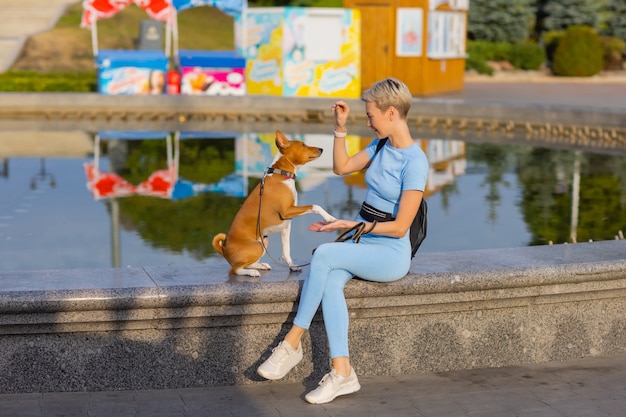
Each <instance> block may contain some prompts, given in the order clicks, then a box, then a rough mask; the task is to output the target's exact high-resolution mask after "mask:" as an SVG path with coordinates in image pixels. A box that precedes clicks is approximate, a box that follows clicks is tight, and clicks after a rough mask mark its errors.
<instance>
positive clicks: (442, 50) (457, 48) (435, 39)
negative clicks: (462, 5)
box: [427, 12, 466, 59]
mask: <svg viewBox="0 0 626 417" xmlns="http://www.w3.org/2000/svg"><path fill="white" fill-rule="evenodd" d="M465 33H466V29H465V14H464V13H458V12H430V15H429V16H428V50H427V55H428V57H429V58H434V59H442V58H465Z"/></svg>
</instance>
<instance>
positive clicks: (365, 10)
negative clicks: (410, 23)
mask: <svg viewBox="0 0 626 417" xmlns="http://www.w3.org/2000/svg"><path fill="white" fill-rule="evenodd" d="M393 1H394V0H344V7H346V8H351V9H358V10H359V11H360V12H361V86H362V89H363V90H365V89H367V88H369V87H370V86H371V85H372V84H373V83H374V82H375V81H378V80H380V79H383V78H386V77H390V76H393V57H394V53H395V52H394V47H395V45H394V44H393V42H394V32H395V26H394V25H395V18H394V13H395V9H394V7H393V6H394V5H393Z"/></svg>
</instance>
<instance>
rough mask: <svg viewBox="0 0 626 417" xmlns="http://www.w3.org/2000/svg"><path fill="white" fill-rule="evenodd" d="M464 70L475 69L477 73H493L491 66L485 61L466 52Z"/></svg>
mask: <svg viewBox="0 0 626 417" xmlns="http://www.w3.org/2000/svg"><path fill="white" fill-rule="evenodd" d="M465 69H466V70H476V71H477V72H478V73H479V74H485V75H493V68H491V67H490V66H489V65H487V61H486V60H484V59H482V58H481V57H479V56H477V55H472V54H468V56H467V59H466V60H465Z"/></svg>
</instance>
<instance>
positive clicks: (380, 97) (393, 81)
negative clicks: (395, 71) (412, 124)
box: [361, 78, 413, 119]
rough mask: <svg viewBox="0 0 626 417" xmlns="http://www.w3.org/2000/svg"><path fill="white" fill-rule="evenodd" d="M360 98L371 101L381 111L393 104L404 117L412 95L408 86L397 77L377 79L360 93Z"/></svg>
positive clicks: (407, 111)
mask: <svg viewBox="0 0 626 417" xmlns="http://www.w3.org/2000/svg"><path fill="white" fill-rule="evenodd" d="M361 100H363V101H365V102H371V103H374V104H375V105H376V107H377V108H378V109H380V110H381V111H386V110H387V109H388V108H389V107H391V106H393V107H395V108H396V110H398V112H400V116H401V117H402V118H403V119H406V117H407V115H408V114H409V109H410V108H411V102H412V101H413V96H412V95H411V92H410V91H409V88H408V87H407V86H406V84H404V83H403V82H402V81H400V80H398V79H397V78H385V79H384V80H381V81H377V82H375V83H374V84H372V86H371V87H370V88H368V89H367V90H365V91H364V92H363V94H362V95H361Z"/></svg>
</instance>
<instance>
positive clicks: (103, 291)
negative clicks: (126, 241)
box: [0, 241, 626, 392]
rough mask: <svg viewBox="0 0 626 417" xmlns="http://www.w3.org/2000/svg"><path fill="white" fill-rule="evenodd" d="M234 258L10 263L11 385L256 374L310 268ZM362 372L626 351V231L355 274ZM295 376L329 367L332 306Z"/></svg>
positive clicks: (1, 364)
mask: <svg viewBox="0 0 626 417" xmlns="http://www.w3.org/2000/svg"><path fill="white" fill-rule="evenodd" d="M226 266H227V265H226V264H225V263H224V268H217V269H215V268H211V269H209V268H203V267H195V268H173V267H161V268H148V267H145V268H121V269H99V270H64V271H39V272H28V271H22V272H6V273H0V313H1V314H0V334H1V336H0V391H1V392H47V391H85V390H88V391H96V390H127V389H150V388H173V387H201V386H219V385H233V384H253V383H256V382H258V381H261V378H259V377H257V376H256V373H255V370H256V367H257V366H258V365H259V364H260V363H261V361H262V360H264V359H265V358H266V357H267V355H268V354H269V353H270V350H271V347H272V346H273V345H274V344H276V343H277V341H279V340H280V339H281V336H282V334H284V332H285V331H286V329H287V326H288V324H289V323H290V322H291V319H292V318H293V315H294V312H295V310H296V308H297V297H298V294H299V290H300V287H301V284H302V280H303V279H304V278H305V276H306V268H305V270H304V272H302V273H300V274H297V273H290V272H289V271H288V270H286V269H282V268H280V269H276V270H274V271H272V272H269V273H266V274H263V276H262V277H261V278H260V279H253V278H240V277H229V276H228V273H227V267H226ZM345 293H346V297H347V300H348V305H349V309H350V314H351V329H350V344H351V355H352V361H353V365H354V367H355V368H356V370H357V372H358V373H359V375H363V376H366V375H385V374H402V373H416V372H424V371H444V370H453V369H467V368H477V367H497V366H504V365H514V364H522V363H535V362H543V361H549V360H561V359H570V358H579V357H585V356H591V355H597V354H610V353H617V352H624V351H626V313H625V312H626V241H608V242H595V243H581V244H573V245H572V244H570V245H556V246H544V247H525V248H514V249H499V250H480V251H467V252H451V253H439V254H418V255H417V256H416V258H415V259H414V260H413V265H412V268H411V271H410V273H409V275H408V276H407V277H406V278H404V279H402V280H400V281H397V282H395V283H391V284H379V283H369V282H364V281H360V280H356V279H355V280H352V281H351V282H350V283H349V284H348V286H347V287H346V290H345ZM304 352H305V359H304V360H303V362H302V363H301V364H300V365H299V366H298V367H296V369H295V370H294V371H293V372H292V373H291V374H290V375H289V376H288V377H287V380H292V381H295V380H302V379H307V380H308V379H311V380H317V379H319V377H320V376H321V375H322V374H323V373H325V372H327V370H328V366H329V360H328V350H327V343H326V337H325V334H324V329H323V324H322V322H321V321H320V320H319V319H318V320H317V321H316V322H315V323H314V324H313V326H312V328H311V332H310V337H309V336H308V335H307V336H306V337H305V340H304Z"/></svg>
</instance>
